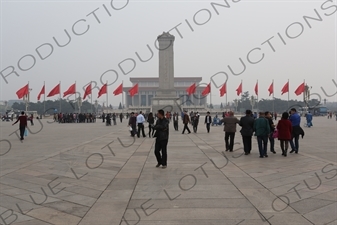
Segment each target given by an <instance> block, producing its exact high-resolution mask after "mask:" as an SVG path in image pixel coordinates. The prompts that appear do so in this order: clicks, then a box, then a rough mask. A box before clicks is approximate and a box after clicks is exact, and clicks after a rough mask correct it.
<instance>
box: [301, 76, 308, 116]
mask: <svg viewBox="0 0 337 225" xmlns="http://www.w3.org/2000/svg"><path fill="white" fill-rule="evenodd" d="M303 84H304V90H303V92H302V94H303V102H304V105H305V108H307V105H308V104H307V103H306V102H305V100H306V99H305V93H304V92H305V86H306V85H305V79H303ZM302 111H303V110H302ZM306 111H309V107H308V109H306Z"/></svg>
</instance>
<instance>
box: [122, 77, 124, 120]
mask: <svg viewBox="0 0 337 225" xmlns="http://www.w3.org/2000/svg"><path fill="white" fill-rule="evenodd" d="M123 82H124V81H123V80H122V113H123V112H124V92H123V87H124V84H123Z"/></svg>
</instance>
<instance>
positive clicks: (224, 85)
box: [220, 82, 227, 97]
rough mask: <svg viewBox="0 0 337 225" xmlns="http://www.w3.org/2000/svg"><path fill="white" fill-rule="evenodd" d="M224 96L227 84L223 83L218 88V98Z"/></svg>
mask: <svg viewBox="0 0 337 225" xmlns="http://www.w3.org/2000/svg"><path fill="white" fill-rule="evenodd" d="M225 94H227V82H225V83H224V84H223V85H222V87H221V88H220V97H222V96H224V95H225Z"/></svg>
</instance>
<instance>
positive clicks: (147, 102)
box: [146, 91, 149, 106]
mask: <svg viewBox="0 0 337 225" xmlns="http://www.w3.org/2000/svg"><path fill="white" fill-rule="evenodd" d="M146 106H149V92H148V91H147V92H146Z"/></svg>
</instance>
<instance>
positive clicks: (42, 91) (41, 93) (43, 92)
mask: <svg viewBox="0 0 337 225" xmlns="http://www.w3.org/2000/svg"><path fill="white" fill-rule="evenodd" d="M44 86H45V85H43V87H42V89H41V91H40V93H39V95H38V96H37V100H38V101H40V98H41V95H45V94H46V92H45V87H44Z"/></svg>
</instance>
